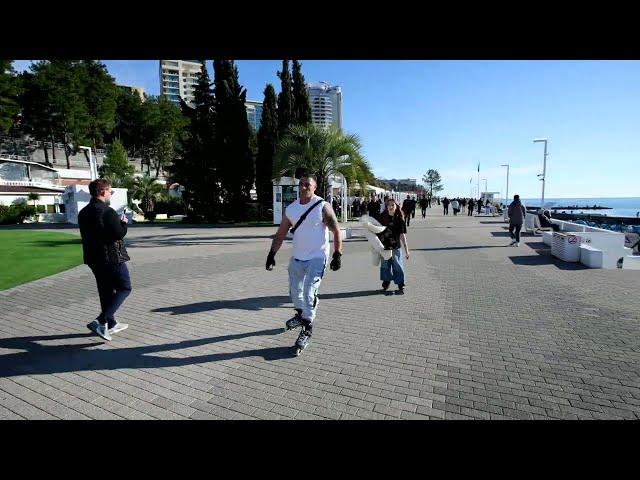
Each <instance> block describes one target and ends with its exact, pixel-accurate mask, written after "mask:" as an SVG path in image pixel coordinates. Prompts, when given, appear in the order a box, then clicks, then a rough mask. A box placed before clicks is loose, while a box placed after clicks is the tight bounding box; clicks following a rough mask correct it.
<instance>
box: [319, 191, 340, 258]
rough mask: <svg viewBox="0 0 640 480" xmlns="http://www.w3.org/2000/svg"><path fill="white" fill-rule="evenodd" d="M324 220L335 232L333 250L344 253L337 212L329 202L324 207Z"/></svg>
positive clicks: (332, 231)
mask: <svg viewBox="0 0 640 480" xmlns="http://www.w3.org/2000/svg"><path fill="white" fill-rule="evenodd" d="M322 222H323V223H324V224H325V225H326V226H327V228H328V229H329V230H331V233H333V251H334V252H340V254H342V235H340V227H339V226H338V219H337V218H336V214H335V212H334V211H333V208H331V205H329V204H328V203H325V204H324V207H323V209H322Z"/></svg>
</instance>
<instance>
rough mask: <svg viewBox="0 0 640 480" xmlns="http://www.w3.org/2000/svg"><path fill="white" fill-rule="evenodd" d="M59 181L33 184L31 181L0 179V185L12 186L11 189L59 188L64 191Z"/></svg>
mask: <svg viewBox="0 0 640 480" xmlns="http://www.w3.org/2000/svg"><path fill="white" fill-rule="evenodd" d="M60 183H61V182H60V180H59V179H56V180H55V181H53V182H50V183H49V182H34V181H31V180H3V179H1V178H0V185H6V186H13V187H39V188H59V189H61V190H64V187H63V186H62V185H60Z"/></svg>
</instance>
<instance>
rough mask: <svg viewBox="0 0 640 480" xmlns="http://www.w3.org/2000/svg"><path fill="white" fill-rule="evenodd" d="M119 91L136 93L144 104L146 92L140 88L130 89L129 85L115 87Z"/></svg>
mask: <svg viewBox="0 0 640 480" xmlns="http://www.w3.org/2000/svg"><path fill="white" fill-rule="evenodd" d="M117 87H118V88H119V89H120V90H124V91H126V92H131V93H136V94H138V96H139V97H140V100H142V101H143V102H144V97H145V94H146V92H145V91H144V88H142V87H132V86H130V85H117Z"/></svg>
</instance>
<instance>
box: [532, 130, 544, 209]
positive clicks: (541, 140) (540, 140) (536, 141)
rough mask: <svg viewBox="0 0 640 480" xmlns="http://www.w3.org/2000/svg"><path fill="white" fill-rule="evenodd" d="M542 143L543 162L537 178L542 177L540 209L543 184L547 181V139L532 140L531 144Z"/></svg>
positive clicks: (542, 205) (541, 206) (542, 203)
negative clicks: (540, 173) (540, 172)
mask: <svg viewBox="0 0 640 480" xmlns="http://www.w3.org/2000/svg"><path fill="white" fill-rule="evenodd" d="M538 142H544V162H543V164H542V175H538V177H542V178H541V179H540V180H541V181H542V200H541V201H540V208H544V184H545V182H546V179H547V139H546V138H534V139H533V143H538Z"/></svg>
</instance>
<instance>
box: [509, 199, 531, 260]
mask: <svg viewBox="0 0 640 480" xmlns="http://www.w3.org/2000/svg"><path fill="white" fill-rule="evenodd" d="M507 215H508V216H509V235H510V236H511V243H510V245H513V246H514V247H517V246H519V245H520V230H521V229H522V225H523V224H524V219H525V217H526V215H527V211H526V210H525V208H524V205H522V203H521V202H520V195H514V196H513V202H511V205H509V210H508V212H507Z"/></svg>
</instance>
